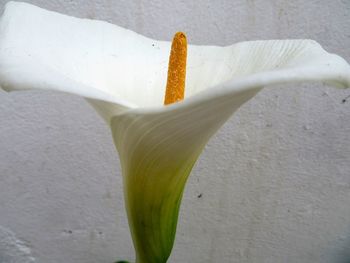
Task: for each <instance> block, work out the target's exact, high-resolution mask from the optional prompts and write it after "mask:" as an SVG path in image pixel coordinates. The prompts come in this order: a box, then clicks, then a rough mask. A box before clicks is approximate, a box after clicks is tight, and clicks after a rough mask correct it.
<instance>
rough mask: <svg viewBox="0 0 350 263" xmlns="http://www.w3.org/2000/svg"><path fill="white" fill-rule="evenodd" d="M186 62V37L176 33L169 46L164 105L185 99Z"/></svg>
mask: <svg viewBox="0 0 350 263" xmlns="http://www.w3.org/2000/svg"><path fill="white" fill-rule="evenodd" d="M186 60H187V39H186V35H185V34H184V33H182V32H177V33H176V34H175V36H174V38H173V42H172V44H171V51H170V57H169V67H168V79H167V84H166V91H165V98H164V105H168V104H171V103H174V102H177V101H180V100H183V99H184V97H185V80H186Z"/></svg>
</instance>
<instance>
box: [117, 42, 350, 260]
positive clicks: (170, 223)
mask: <svg viewBox="0 0 350 263" xmlns="http://www.w3.org/2000/svg"><path fill="white" fill-rule="evenodd" d="M237 48H238V49H242V53H243V54H244V55H246V56H248V57H249V55H248V54H250V52H251V53H253V54H254V53H257V54H254V55H251V56H252V57H251V58H250V59H251V61H250V62H247V63H243V61H240V60H239V59H238V60H237V61H236V64H237V66H236V69H235V71H231V72H229V73H227V75H226V77H227V78H228V81H227V82H225V83H223V84H220V85H217V86H214V87H212V88H209V89H206V90H202V91H197V94H196V95H193V96H191V97H189V98H187V99H186V100H184V101H182V102H179V103H176V104H172V105H170V106H167V107H153V108H147V109H145V108H144V109H142V108H139V109H133V110H130V111H127V112H124V113H122V114H118V115H116V116H115V117H113V119H112V123H111V127H112V132H113V137H114V141H115V144H116V147H117V150H118V152H119V155H120V159H121V163H122V168H123V175H124V187H125V200H126V207H127V211H128V217H129V224H130V227H131V232H132V235H133V240H134V244H135V247H136V251H137V257H138V258H139V259H140V262H143V259H147V260H150V261H155V262H158V261H159V262H165V261H166V259H167V257H168V256H169V255H170V252H171V249H172V246H173V241H174V238H175V231H176V222H177V216H178V211H179V205H180V202H181V197H182V193H183V190H184V186H185V183H186V180H187V178H188V176H189V174H190V171H191V169H192V166H193V164H194V163H195V161H196V159H197V158H198V156H199V154H200V153H201V151H202V149H203V147H204V146H205V144H206V143H207V141H208V140H209V139H210V137H211V136H212V135H213V134H214V133H215V132H216V131H217V130H218V129H219V128H220V127H221V125H222V124H224V123H225V121H226V120H227V119H228V118H229V117H230V116H231V115H232V114H233V113H234V112H235V111H236V110H237V109H238V108H239V107H240V106H241V105H243V104H244V103H245V102H246V101H248V100H249V99H251V98H252V97H254V96H255V94H256V93H257V92H259V91H260V90H261V89H262V88H263V87H266V86H269V85H274V84H281V83H289V82H300V81H322V82H327V83H331V84H335V85H337V86H340V87H348V86H349V85H350V81H349V77H350V74H349V73H350V67H349V65H348V64H347V63H346V62H345V61H344V60H343V59H341V58H340V57H338V56H335V55H331V54H328V53H327V52H325V51H324V50H323V49H322V48H321V47H320V46H319V45H318V44H317V43H315V42H313V41H259V42H250V43H243V44H239V45H236V46H232V47H230V49H232V50H234V49H237ZM243 51H245V52H243ZM205 52H207V50H206V49H205V48H203V49H202V54H203V53H205ZM209 54H210V52H209V53H207V54H206V56H209ZM197 55H198V53H197ZM203 57H204V56H203ZM238 57H239V56H238ZM255 57H257V59H254V58H255ZM205 61H206V59H203V62H205ZM239 62H241V64H242V65H241V66H238V65H239V64H240V63H239ZM206 65H207V66H208V67H209V66H210V65H209V63H207V64H206ZM232 65H234V63H232ZM203 68H204V69H205V68H206V67H202V68H201V70H203ZM192 70H196V69H192ZM198 70H200V69H198ZM212 70H214V68H212ZM221 70H222V69H221ZM209 71H210V70H209V68H208V72H203V78H204V79H205V81H210V77H211V75H210V76H208V75H209ZM219 71H220V70H219ZM223 72H224V73H223ZM232 72H234V73H235V74H234V75H235V77H234V78H231V77H232ZM247 72H249V73H251V74H247ZM204 73H206V74H204ZM218 74H222V76H221V77H220V78H225V76H224V75H225V74H226V73H225V70H224V71H221V72H219V73H218ZM214 79H215V78H214ZM212 84H213V85H214V84H215V81H213V83H212ZM147 260H146V261H147Z"/></svg>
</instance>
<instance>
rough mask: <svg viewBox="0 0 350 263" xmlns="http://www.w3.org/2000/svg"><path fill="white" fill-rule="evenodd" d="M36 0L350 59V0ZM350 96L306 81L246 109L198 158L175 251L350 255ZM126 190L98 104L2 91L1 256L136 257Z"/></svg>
mask: <svg viewBox="0 0 350 263" xmlns="http://www.w3.org/2000/svg"><path fill="white" fill-rule="evenodd" d="M5 2H7V1H4V0H0V6H1V8H2V7H3V5H4V3H5ZM27 2H30V3H33V4H36V5H39V6H41V7H44V8H48V9H51V10H55V11H59V12H62V13H66V14H69V15H74V16H79V17H89V18H98V19H103V20H107V21H110V22H113V23H116V24H119V25H121V26H124V27H127V28H130V29H132V30H135V31H137V32H140V33H143V34H145V35H147V36H149V37H154V38H157V39H170V38H171V37H172V34H173V33H174V32H175V31H178V30H183V31H185V32H187V35H188V38H189V41H190V42H191V43H197V44H198V43H202V44H216V45H225V44H231V43H234V42H237V41H242V40H253V39H272V38H311V39H315V40H316V41H318V42H320V43H321V44H322V45H323V46H324V47H325V48H326V49H327V50H328V51H330V52H334V53H338V54H339V55H341V56H343V57H344V58H345V59H347V60H348V61H350V1H349V0H308V1H305V0H293V1H291V0H235V1H233V0H215V1H210V0H203V1H187V0H181V1H174V0H166V1H164V0H153V1H149V0H133V1H128V0H122V1H117V0H114V1H113V0H97V1H93V0H77V1H76V0H33V1H27ZM0 41H1V39H0ZM349 95H350V90H345V91H344V90H335V89H331V88H329V87H325V86H320V85H301V86H299V87H295V88H291V89H284V88H278V89H273V90H272V89H268V90H264V91H263V92H261V93H260V94H259V95H258V96H257V97H256V98H254V99H253V100H252V101H250V102H249V103H248V104H246V105H245V106H244V107H242V108H241V110H240V111H239V112H238V113H237V114H236V115H235V116H234V117H233V118H232V119H231V120H230V121H229V122H228V123H227V124H226V125H225V126H224V127H223V128H222V129H221V130H220V132H219V133H218V134H217V135H216V136H215V137H214V138H213V139H212V140H211V141H210V143H209V144H208V146H207V148H206V149H205V151H204V153H203V154H202V156H201V158H200V160H199V162H198V163H197V165H196V167H195V168H194V171H193V173H192V176H191V177H190V180H189V184H188V185H187V188H186V192H185V197H184V201H183V205H182V209H181V214H180V219H179V227H178V233H177V238H176V244H175V247H174V250H173V254H172V256H171V259H170V260H169V261H170V262H184V263H186V262H191V263H203V262H208V263H209V262H220V263H226V262H234V263H242V262H243V263H275V262H276V263H277V262H288V263H304V262H306V263H314V262H319V263H326V262H327V263H349V262H350V97H349V99H348V100H344V99H345V98H346V97H347V96H349ZM122 198H123V196H122V186H121V175H120V166H119V160H118V157H117V154H116V152H115V150H114V146H113V144H112V139H111V136H110V133H109V130H108V129H107V127H106V126H105V125H104V123H103V121H102V120H101V119H100V118H99V117H98V116H97V114H96V113H95V112H94V111H93V110H92V109H91V108H90V107H89V106H88V104H86V103H85V102H84V101H83V100H82V99H80V98H78V97H73V96H69V95H63V94H58V93H48V92H45V93H43V92H38V91H36V92H25V93H16V94H10V95H9V94H6V93H0V262H1V263H34V262H35V263H63V262H64V263H112V262H113V260H116V259H128V260H133V257H134V255H133V248H132V243H131V239H130V235H129V230H128V225H127V221H126V215H125V212H124V206H123V200H122Z"/></svg>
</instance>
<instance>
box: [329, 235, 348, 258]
mask: <svg viewBox="0 0 350 263" xmlns="http://www.w3.org/2000/svg"><path fill="white" fill-rule="evenodd" d="M345 236H346V237H344V238H340V239H339V240H338V241H337V242H336V243H335V244H334V246H335V249H334V250H333V252H332V254H331V255H332V257H331V258H332V259H334V260H333V261H330V262H334V263H350V233H348V234H347V235H345Z"/></svg>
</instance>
